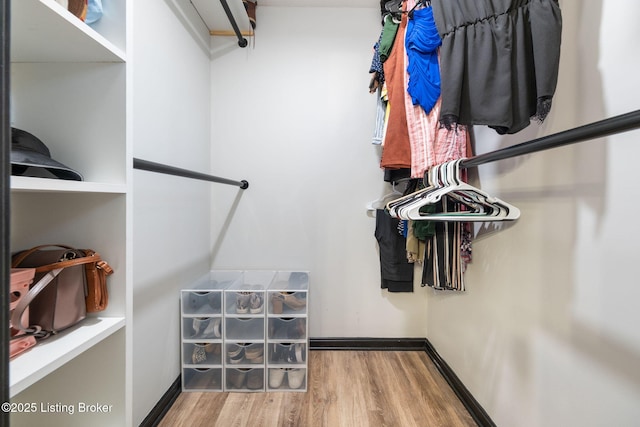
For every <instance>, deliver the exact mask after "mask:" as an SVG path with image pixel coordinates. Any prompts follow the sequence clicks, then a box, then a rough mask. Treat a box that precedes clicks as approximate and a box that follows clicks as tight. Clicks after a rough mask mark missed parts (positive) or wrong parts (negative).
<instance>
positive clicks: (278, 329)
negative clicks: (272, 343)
mask: <svg viewBox="0 0 640 427" xmlns="http://www.w3.org/2000/svg"><path fill="white" fill-rule="evenodd" d="M306 335H307V330H306V323H305V319H304V318H292V317H283V318H280V319H270V322H269V336H270V337H271V338H276V339H293V340H297V339H302V338H304V337H305V336H306Z"/></svg>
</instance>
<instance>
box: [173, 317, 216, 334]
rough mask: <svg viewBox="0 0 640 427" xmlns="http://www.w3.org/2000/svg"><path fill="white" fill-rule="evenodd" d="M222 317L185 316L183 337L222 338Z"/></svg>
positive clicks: (183, 319)
mask: <svg viewBox="0 0 640 427" xmlns="http://www.w3.org/2000/svg"><path fill="white" fill-rule="evenodd" d="M222 323H223V321H222V317H183V318H182V339H185V340H195V339H200V340H202V339H205V340H215V339H222Z"/></svg>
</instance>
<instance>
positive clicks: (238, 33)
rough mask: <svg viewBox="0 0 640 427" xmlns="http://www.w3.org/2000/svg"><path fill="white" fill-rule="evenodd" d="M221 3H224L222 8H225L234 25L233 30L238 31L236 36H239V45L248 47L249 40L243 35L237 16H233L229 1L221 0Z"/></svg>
mask: <svg viewBox="0 0 640 427" xmlns="http://www.w3.org/2000/svg"><path fill="white" fill-rule="evenodd" d="M220 4H221V5H222V8H223V9H224V13H226V14H227V19H229V22H230V23H231V26H232V27H233V32H234V33H236V37H237V38H238V46H240V47H247V45H248V44H249V42H248V41H247V39H245V38H244V37H243V36H242V32H241V31H240V28H239V27H238V23H237V22H236V18H235V17H234V16H233V13H231V9H229V3H227V0H220Z"/></svg>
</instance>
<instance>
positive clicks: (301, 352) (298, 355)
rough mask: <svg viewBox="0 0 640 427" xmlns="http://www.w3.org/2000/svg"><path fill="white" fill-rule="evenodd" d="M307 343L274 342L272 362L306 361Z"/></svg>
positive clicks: (292, 362)
mask: <svg viewBox="0 0 640 427" xmlns="http://www.w3.org/2000/svg"><path fill="white" fill-rule="evenodd" d="M305 346H306V344H304V343H296V344H273V345H272V348H271V360H270V362H271V363H290V364H295V363H304V362H305V359H306V355H307V353H306V351H305Z"/></svg>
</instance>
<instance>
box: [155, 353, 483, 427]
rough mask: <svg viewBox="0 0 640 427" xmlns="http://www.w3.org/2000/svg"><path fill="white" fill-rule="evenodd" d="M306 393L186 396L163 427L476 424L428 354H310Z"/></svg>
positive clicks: (435, 426) (432, 426) (426, 426)
mask: <svg viewBox="0 0 640 427" xmlns="http://www.w3.org/2000/svg"><path fill="white" fill-rule="evenodd" d="M308 365H309V385H308V388H307V390H308V391H307V392H306V393H300V392H268V393H212V392H208V393H191V392H190V393H181V394H180V396H178V398H177V400H176V401H175V403H174V404H173V406H172V407H171V408H170V409H169V411H168V412H167V414H166V415H165V417H164V418H163V420H162V421H161V423H160V424H159V426H160V427H176V426H190V427H191V426H194V427H195V426H220V427H246V426H250V427H283V426H290V427H315V426H323V427H325V426H326V427H351V426H353V427H367V426H370V427H386V426H389V427H412V426H415V427H467V426H473V427H476V423H475V422H474V421H473V419H472V418H471V416H470V415H469V413H468V412H467V410H466V409H465V408H464V406H463V405H462V403H460V401H459V400H458V398H457V397H456V395H455V394H454V393H453V391H452V390H451V388H450V387H449V385H448V384H447V383H446V381H445V380H444V379H443V378H442V376H441V375H440V373H439V372H438V371H437V369H436V368H435V366H434V365H433V363H432V362H431V360H430V359H429V357H428V356H427V354H426V353H424V352H422V351H343V350H340V351H329V350H322V351H319V350H316V351H310V352H309V363H308Z"/></svg>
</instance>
